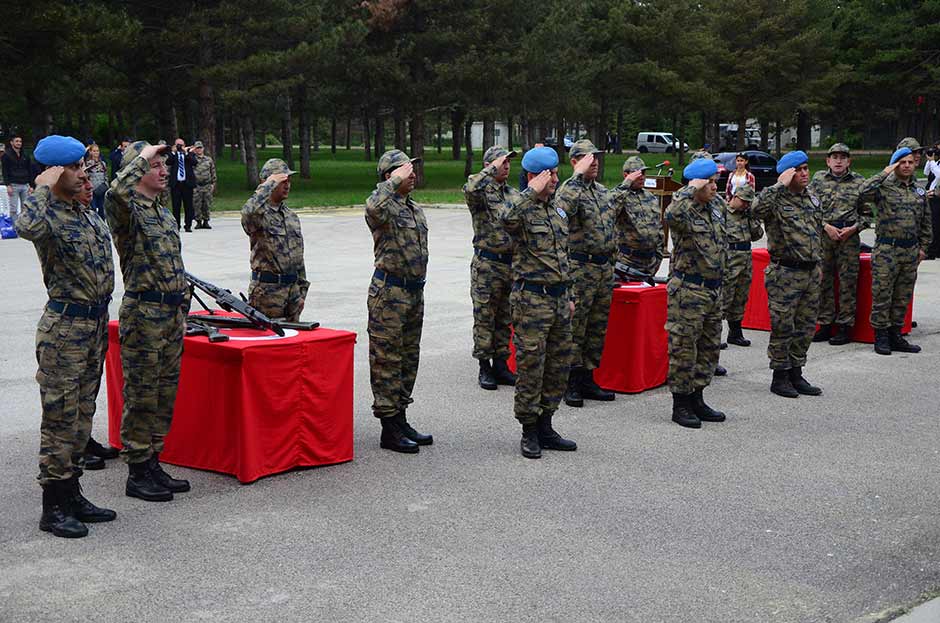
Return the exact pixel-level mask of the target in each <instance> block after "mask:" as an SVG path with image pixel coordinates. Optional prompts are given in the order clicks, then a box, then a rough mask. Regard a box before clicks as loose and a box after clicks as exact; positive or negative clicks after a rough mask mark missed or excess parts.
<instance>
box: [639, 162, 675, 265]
mask: <svg viewBox="0 0 940 623" xmlns="http://www.w3.org/2000/svg"><path fill="white" fill-rule="evenodd" d="M643 187H644V188H645V189H646V190H648V191H650V192H651V193H653V194H654V195H656V196H657V197H659V218H660V219H661V220H662V224H663V257H669V226H668V225H666V206H668V205H669V204H670V203H671V202H672V193H674V192H676V191H677V190H679V189H680V188H682V184H680V183H679V182H677V181H675V180H673V179H672V178H671V177H667V176H665V175H656V176H651V175H650V176H647V177H646V181H645V182H644V183H643Z"/></svg>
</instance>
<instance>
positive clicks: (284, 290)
mask: <svg viewBox="0 0 940 623" xmlns="http://www.w3.org/2000/svg"><path fill="white" fill-rule="evenodd" d="M309 288H310V282H309V281H307V280H306V279H298V280H297V281H296V282H295V283H291V284H279V283H262V282H261V281H255V280H252V281H251V284H250V285H249V286H248V304H249V305H251V306H252V307H254V308H255V309H257V310H258V311H260V312H261V313H262V314H264V315H266V316H268V317H270V318H283V319H284V320H287V321H288V322H297V321H298V320H300V312H302V311H303V310H304V302H305V301H306V299H307V290H308V289H309Z"/></svg>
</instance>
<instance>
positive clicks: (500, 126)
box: [470, 121, 509, 150]
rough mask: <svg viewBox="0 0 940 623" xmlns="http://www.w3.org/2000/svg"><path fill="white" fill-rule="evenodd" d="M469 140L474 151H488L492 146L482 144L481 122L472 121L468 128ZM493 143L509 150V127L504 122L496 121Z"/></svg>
mask: <svg viewBox="0 0 940 623" xmlns="http://www.w3.org/2000/svg"><path fill="white" fill-rule="evenodd" d="M470 140H471V141H473V148H474V149H484V150H486V149H489V148H490V147H492V145H484V144H483V122H482V121H474V122H473V125H472V126H470ZM493 141H494V142H495V143H496V144H497V145H499V146H500V147H505V148H506V149H509V125H508V124H507V123H506V122H505V121H497V122H496V123H495V124H494V128H493Z"/></svg>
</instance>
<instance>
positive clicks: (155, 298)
mask: <svg viewBox="0 0 940 623" xmlns="http://www.w3.org/2000/svg"><path fill="white" fill-rule="evenodd" d="M124 296H126V297H127V298H129V299H137V300H139V301H146V302H147V303H160V304H161V305H179V304H181V303H182V302H183V299H184V298H186V297H185V296H184V295H182V294H179V293H178V292H157V291H155V290H146V291H144V292H125V293H124Z"/></svg>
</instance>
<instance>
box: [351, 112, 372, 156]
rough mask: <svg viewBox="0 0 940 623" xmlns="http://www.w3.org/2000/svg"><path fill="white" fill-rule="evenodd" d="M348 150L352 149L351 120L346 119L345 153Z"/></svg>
mask: <svg viewBox="0 0 940 623" xmlns="http://www.w3.org/2000/svg"><path fill="white" fill-rule="evenodd" d="M350 149H352V118H351V117H346V151H349V150H350ZM366 160H368V158H366Z"/></svg>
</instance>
